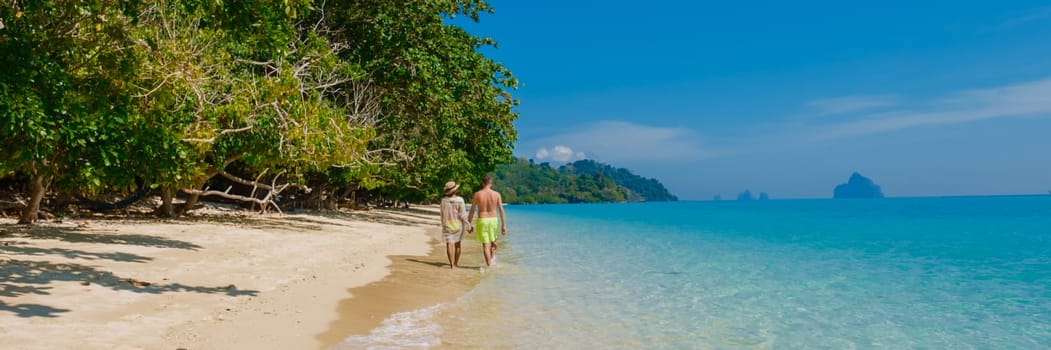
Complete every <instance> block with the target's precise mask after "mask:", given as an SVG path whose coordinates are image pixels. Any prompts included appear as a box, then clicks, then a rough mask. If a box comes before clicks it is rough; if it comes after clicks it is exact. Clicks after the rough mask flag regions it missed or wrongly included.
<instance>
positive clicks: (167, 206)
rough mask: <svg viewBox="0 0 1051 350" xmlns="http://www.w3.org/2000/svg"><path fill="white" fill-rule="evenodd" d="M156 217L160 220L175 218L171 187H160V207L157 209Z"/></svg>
mask: <svg viewBox="0 0 1051 350" xmlns="http://www.w3.org/2000/svg"><path fill="white" fill-rule="evenodd" d="M157 216H160V217H162V218H171V217H175V207H174V206H173V205H172V188H171V187H168V186H165V187H161V207H160V208H157Z"/></svg>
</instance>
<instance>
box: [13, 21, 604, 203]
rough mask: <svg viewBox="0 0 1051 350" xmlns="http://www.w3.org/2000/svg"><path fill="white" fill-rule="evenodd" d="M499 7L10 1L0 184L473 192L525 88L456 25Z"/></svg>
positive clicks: (503, 152) (500, 151)
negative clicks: (243, 181) (236, 178)
mask: <svg viewBox="0 0 1051 350" xmlns="http://www.w3.org/2000/svg"><path fill="white" fill-rule="evenodd" d="M491 11H492V10H491V9H490V7H489V5H488V4H486V3H485V2H483V1H473V0H423V1H409V2H403V1H391V0H366V1H353V0H334V1H326V2H315V1H312V0H285V1H280V2H274V1H263V0H239V1H202V0H161V1H154V2H144V1H117V0H100V1H90V2H83V1H74V0H66V1H62V0H53V1H39V0H38V1H18V0H0V20H2V21H3V24H4V28H0V52H3V53H4V54H3V55H0V65H2V66H3V67H4V70H2V71H0V174H3V175H4V176H11V175H12V174H24V175H29V177H30V178H33V179H36V180H40V181H39V182H40V183H43V184H45V185H46V184H50V185H51V186H52V187H51V188H50V190H52V191H71V192H79V193H89V194H90V193H95V192H99V191H114V190H116V191H127V190H129V189H130V188H131V187H132V186H133V185H134V184H135V183H136V179H142V180H145V182H146V183H148V184H150V185H151V186H153V187H164V188H195V187H197V186H199V185H200V184H202V183H204V182H205V181H206V180H207V179H208V178H209V177H211V176H213V175H215V174H216V173H217V172H219V171H221V170H222V169H224V168H225V167H226V166H228V165H230V164H231V163H232V162H238V166H237V168H238V169H239V170H242V171H245V172H248V173H250V175H252V176H262V175H267V176H271V177H272V176H277V175H278V174H280V176H281V177H282V178H283V179H284V180H286V181H293V182H300V183H302V182H306V181H309V180H311V179H314V180H317V179H321V181H325V182H326V183H327V184H330V185H334V186H338V187H345V188H355V189H367V190H375V191H378V192H379V193H382V194H384V195H386V196H388V197H391V198H392V199H416V200H425V199H429V198H431V197H433V196H435V195H436V191H433V190H432V189H433V188H435V187H438V186H440V184H441V183H442V182H444V181H446V180H448V179H457V180H458V181H461V182H464V183H467V184H468V185H472V184H476V183H477V182H478V179H477V177H478V176H480V175H481V174H484V173H486V172H488V171H491V170H492V169H493V168H494V167H495V166H496V165H497V164H501V163H506V162H509V161H510V160H511V148H512V146H513V144H514V141H515V140H516V138H517V135H516V133H515V130H514V126H513V124H512V123H513V121H514V120H515V119H516V118H517V113H516V112H514V111H513V110H512V108H513V107H514V106H515V105H516V104H517V101H516V100H515V99H514V98H512V96H511V95H510V94H509V92H508V91H509V90H511V89H514V88H515V87H516V86H517V81H516V80H515V79H514V78H513V77H512V76H511V74H510V72H509V71H508V70H507V69H506V68H504V67H503V66H502V65H500V64H499V63H496V62H494V61H492V60H491V59H489V58H487V57H485V56H484V55H482V54H481V53H480V52H479V50H480V49H481V48H482V47H485V46H489V45H493V46H495V42H494V41H493V40H491V39H489V38H479V37H476V36H473V35H471V34H469V33H467V32H466V31H464V30H463V29H462V28H459V27H457V26H455V25H452V24H450V19H451V18H453V17H456V16H466V17H468V18H470V19H472V20H474V21H477V20H479V17H480V14H483V13H487V12H491ZM36 180H34V181H36ZM596 186H597V185H596Z"/></svg>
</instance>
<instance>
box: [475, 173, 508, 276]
mask: <svg viewBox="0 0 1051 350" xmlns="http://www.w3.org/2000/svg"><path fill="white" fill-rule="evenodd" d="M476 210H477V211H478V222H477V223H475V225H474V238H475V239H476V240H478V242H479V243H482V254H483V255H484V256H485V266H492V265H493V264H495V263H496V240H497V238H499V236H498V235H497V234H496V232H497V230H500V235H506V234H507V215H506V214H504V201H503V199H501V198H500V193H499V192H496V191H493V177H492V176H489V175H486V176H484V177H482V189H481V190H480V191H478V192H475V193H474V199H472V200H471V211H470V213H468V214H467V222H471V221H472V219H474V212H475V211H476ZM497 212H500V219H499V220H497V218H496V213H497ZM498 227H499V228H498Z"/></svg>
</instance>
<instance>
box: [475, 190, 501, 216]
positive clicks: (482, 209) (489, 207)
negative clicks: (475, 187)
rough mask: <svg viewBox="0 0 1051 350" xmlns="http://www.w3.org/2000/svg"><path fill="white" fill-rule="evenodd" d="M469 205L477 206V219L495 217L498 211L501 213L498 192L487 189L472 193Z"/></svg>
mask: <svg viewBox="0 0 1051 350" xmlns="http://www.w3.org/2000/svg"><path fill="white" fill-rule="evenodd" d="M471 205H475V206H478V217H480V218H491V217H495V216H496V213H497V211H498V210H499V211H500V212H503V199H502V198H500V192H496V191H493V190H492V189H491V188H488V187H486V188H483V189H482V190H481V191H478V192H475V193H474V199H473V200H472V201H471Z"/></svg>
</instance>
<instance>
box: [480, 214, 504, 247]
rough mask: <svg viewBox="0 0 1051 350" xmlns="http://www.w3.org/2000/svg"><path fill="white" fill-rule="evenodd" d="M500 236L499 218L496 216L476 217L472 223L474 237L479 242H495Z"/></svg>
mask: <svg viewBox="0 0 1051 350" xmlns="http://www.w3.org/2000/svg"><path fill="white" fill-rule="evenodd" d="M499 237H500V220H499V219H497V218H496V217H491V218H478V221H477V223H476V224H475V225H474V239H475V240H477V241H478V242H479V243H491V242H496V239H497V238H499Z"/></svg>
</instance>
